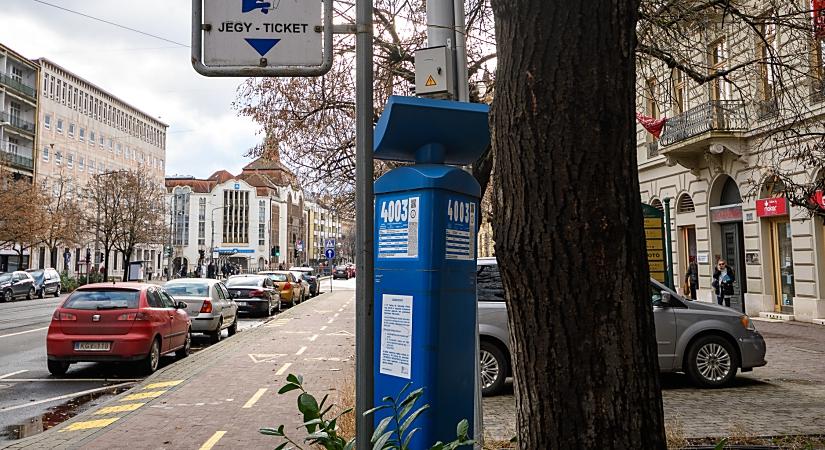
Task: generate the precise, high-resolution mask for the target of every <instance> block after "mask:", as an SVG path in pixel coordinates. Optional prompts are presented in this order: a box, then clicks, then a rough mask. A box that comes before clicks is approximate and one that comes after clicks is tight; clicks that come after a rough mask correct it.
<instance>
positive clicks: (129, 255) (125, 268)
mask: <svg viewBox="0 0 825 450" xmlns="http://www.w3.org/2000/svg"><path fill="white" fill-rule="evenodd" d="M131 259H132V249H129V252H128V253H127V252H123V281H129V261H130V260H131Z"/></svg>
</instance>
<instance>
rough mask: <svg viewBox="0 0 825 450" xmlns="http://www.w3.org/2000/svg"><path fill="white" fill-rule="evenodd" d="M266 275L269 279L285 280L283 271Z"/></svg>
mask: <svg viewBox="0 0 825 450" xmlns="http://www.w3.org/2000/svg"><path fill="white" fill-rule="evenodd" d="M266 276H268V277H269V279H270V280H272V281H275V282H279V281H287V280H286V274H285V273H268V274H266Z"/></svg>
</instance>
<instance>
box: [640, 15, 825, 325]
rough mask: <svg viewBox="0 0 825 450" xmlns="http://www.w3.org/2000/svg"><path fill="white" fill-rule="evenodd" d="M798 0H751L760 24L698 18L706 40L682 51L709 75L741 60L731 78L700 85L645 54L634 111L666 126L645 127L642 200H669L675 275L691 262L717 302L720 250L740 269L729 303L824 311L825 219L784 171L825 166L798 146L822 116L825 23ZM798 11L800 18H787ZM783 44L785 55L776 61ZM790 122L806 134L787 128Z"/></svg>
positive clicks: (799, 177) (659, 203)
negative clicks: (814, 214)
mask: <svg viewBox="0 0 825 450" xmlns="http://www.w3.org/2000/svg"><path fill="white" fill-rule="evenodd" d="M796 3H798V2H788V3H787V5H786V6H785V7H786V8H788V11H784V10H783V11H775V10H771V9H769V6H768V5H767V3H764V8H762V9H760V4H761V3H760V2H754V4H753V5H749V8H755V9H754V10H755V11H757V12H758V13H759V14H762V15H761V16H759V17H763V18H764V20H757V21H756V23H755V24H751V25H753V26H745V25H744V24H741V23H739V24H737V23H736V21H735V20H730V17H727V19H728V20H727V21H726V20H725V19H726V17H723V16H717V17H713V16H708V17H704V18H703V22H702V25H703V26H701V27H699V26H696V27H694V28H691V29H692V30H693V32H694V33H695V34H694V35H693V38H694V39H695V41H696V43H697V44H696V47H698V48H697V49H696V50H695V51H692V53H689V54H688V55H687V56H685V59H684V61H688V62H689V63H691V64H692V67H694V68H697V69H696V70H697V71H701V73H707V74H711V75H712V74H714V73H718V72H720V71H726V70H729V69H732V68H737V67H740V68H741V69H736V70H735V71H733V72H731V73H729V74H727V75H726V76H725V77H720V78H716V79H713V80H711V81H710V82H707V83H701V84H700V83H697V82H696V81H694V79H693V78H691V77H690V76H688V74H687V73H685V71H683V70H680V69H678V68H672V67H668V66H666V65H665V64H661V63H657V62H656V61H650V64H649V65H640V67H639V70H638V77H639V80H638V85H639V86H640V88H639V90H638V91H637V104H636V107H637V111H640V112H641V113H642V114H644V115H646V116H649V117H652V118H654V119H657V118H658V119H660V120H664V121H665V125H664V130H663V131H662V132H661V137H660V139H658V140H657V139H656V138H655V137H654V136H653V135H651V134H650V133H648V132H647V131H646V130H645V128H643V127H642V126H641V125H640V126H638V127H637V142H638V153H637V160H638V168H639V182H640V189H641V196H642V201H643V202H644V203H647V204H650V205H652V206H655V207H656V208H658V209H660V210H662V211H664V209H665V207H669V213H670V217H671V218H672V221H671V222H672V223H671V227H670V230H669V232H670V234H671V237H672V241H673V247H672V249H673V252H672V258H673V263H674V265H673V266H674V267H673V269H674V270H673V273H674V284H675V285H676V286H681V285H683V283H684V279H685V275H686V273H687V271H688V268H689V267H690V265H691V264H695V265H696V267H697V268H698V271H699V274H700V276H699V289H698V299H699V300H702V301H715V294H714V291H713V288H712V286H711V283H712V281H713V279H712V274H713V269H714V267H715V266H716V263H717V261H718V260H720V259H724V260H726V261H727V263H728V266H730V267H732V268H733V269H734V272H735V275H736V280H737V283H736V285H735V291H736V292H735V293H736V295H735V296H734V298H733V302H732V307H734V308H736V309H739V310H741V311H744V312H746V313H747V314H750V315H760V314H762V315H765V316H769V317H773V318H781V319H789V320H794V319H795V320H801V321H808V322H811V321H819V322H822V319H823V318H825V223H823V220H822V219H821V217H820V218H811V217H810V215H809V213H808V212H807V210H805V209H803V208H798V207H795V206H793V205H791V204H790V203H789V202H788V200H787V198H786V197H787V194H788V192H789V191H788V187H787V185H786V184H785V183H784V182H783V181H782V180H783V179H784V180H786V181H787V180H794V183H797V182H798V183H810V182H813V181H815V180H817V179H820V178H822V177H823V176H825V171H823V169H822V166H823V165H825V163H823V162H822V161H820V162H819V163H818V165H817V163H816V162H814V163H813V164H811V163H810V162H806V161H803V160H800V159H799V158H795V157H793V155H794V150H795V149H799V148H804V147H805V146H806V145H814V144H815V142H816V141H815V139H816V138H815V135H816V134H817V133H819V134H821V133H822V131H823V130H822V122H823V119H825V95H823V94H824V93H825V91H823V86H825V83H823V81H824V80H825V77H824V76H823V75H825V62H824V61H823V56H822V55H823V54H825V53H823V49H825V46H824V45H823V44H825V41H823V38H824V37H825V30H823V29H819V28H818V27H821V26H822V22H821V21H819V22H817V21H816V20H814V21H813V23H812V21H811V14H812V13H811V11H810V8H809V7H808V8H807V9H805V8H802V9H801V10H800V9H798V8H797V6H795V5H796ZM814 13H815V14H819V13H818V12H816V11H814ZM794 14H796V16H794ZM790 17H797V18H798V20H797V21H796V22H794V23H795V25H794V26H791V24H790V23H787V24H784V23H783V21H786V22H788V21H789V20H790V19H789V18H790ZM780 18H781V19H780ZM817 23H819V25H817ZM786 25H787V26H786ZM777 55H780V56H781V55H784V56H782V57H783V58H784V59H783V60H782V61H781V64H771V63H769V61H772V60H773V58H775V57H778V56H777ZM789 127H797V128H796V130H798V131H800V132H801V133H800V134H799V135H797V136H795V137H794V138H790V137H789V136H788V135H787V134H784V133H782V130H787V129H789ZM806 135H808V136H810V137H805V136H806ZM779 171H781V172H782V173H783V174H791V175H790V177H791V178H783V177H780V176H779V175H778V173H779ZM819 198H820V199H821V192H820V193H819ZM819 202H820V207H821V208H825V204H823V203H822V202H821V200H819Z"/></svg>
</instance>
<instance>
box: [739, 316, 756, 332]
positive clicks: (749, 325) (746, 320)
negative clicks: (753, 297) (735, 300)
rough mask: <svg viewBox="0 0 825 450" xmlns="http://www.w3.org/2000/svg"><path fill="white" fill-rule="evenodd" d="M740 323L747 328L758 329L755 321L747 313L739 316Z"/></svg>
mask: <svg viewBox="0 0 825 450" xmlns="http://www.w3.org/2000/svg"><path fill="white" fill-rule="evenodd" d="M739 323H741V324H742V326H743V327H745V329H746V330H751V331H756V326H754V324H753V321H752V320H751V318H750V317H748V316H747V315H745V314H742V315H741V316H739Z"/></svg>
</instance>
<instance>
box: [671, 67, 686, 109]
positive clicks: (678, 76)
mask: <svg viewBox="0 0 825 450" xmlns="http://www.w3.org/2000/svg"><path fill="white" fill-rule="evenodd" d="M670 82H671V83H672V84H673V98H672V100H673V110H674V115H675V114H681V113H683V112H685V110H686V109H687V108H686V105H685V98H686V96H685V76H684V74H683V73H682V71H681V70H679V69H673V71H672V72H671V73H670Z"/></svg>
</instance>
